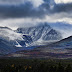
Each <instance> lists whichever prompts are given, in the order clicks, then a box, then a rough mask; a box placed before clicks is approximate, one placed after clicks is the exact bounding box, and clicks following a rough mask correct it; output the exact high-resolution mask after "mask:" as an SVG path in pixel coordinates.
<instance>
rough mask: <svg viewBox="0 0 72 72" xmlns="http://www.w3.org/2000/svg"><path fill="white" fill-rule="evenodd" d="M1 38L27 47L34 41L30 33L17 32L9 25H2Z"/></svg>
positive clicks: (17, 45) (0, 29)
mask: <svg viewBox="0 0 72 72" xmlns="http://www.w3.org/2000/svg"><path fill="white" fill-rule="evenodd" d="M0 39H2V40H5V41H7V42H8V43H10V44H12V45H13V46H16V47H27V46H29V45H30V43H31V42H32V39H31V37H29V36H28V35H23V34H19V33H16V32H14V31H13V30H11V29H10V28H8V27H0Z"/></svg>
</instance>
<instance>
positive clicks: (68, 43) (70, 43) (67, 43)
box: [50, 36, 72, 48]
mask: <svg viewBox="0 0 72 72" xmlns="http://www.w3.org/2000/svg"><path fill="white" fill-rule="evenodd" d="M50 46H52V47H60V48H72V36H70V37H68V38H65V39H62V40H61V41H58V42H56V43H53V44H51V45H50Z"/></svg>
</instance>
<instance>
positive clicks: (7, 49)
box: [0, 39, 16, 55]
mask: <svg viewBox="0 0 72 72" xmlns="http://www.w3.org/2000/svg"><path fill="white" fill-rule="evenodd" d="M15 51H16V50H15V46H13V45H12V44H10V43H9V42H7V41H5V40H2V39H0V55H4V54H8V53H11V52H15Z"/></svg>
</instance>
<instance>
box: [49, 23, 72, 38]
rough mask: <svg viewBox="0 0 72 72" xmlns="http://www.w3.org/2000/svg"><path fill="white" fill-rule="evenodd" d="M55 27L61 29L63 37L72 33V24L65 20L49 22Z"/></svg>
mask: <svg viewBox="0 0 72 72" xmlns="http://www.w3.org/2000/svg"><path fill="white" fill-rule="evenodd" d="M48 24H49V25H50V26H51V27H52V28H53V29H55V30H57V31H59V32H60V33H61V35H62V37H63V38H67V37H69V36H71V35H72V32H71V31H72V25H71V24H68V23H65V22H56V23H48Z"/></svg>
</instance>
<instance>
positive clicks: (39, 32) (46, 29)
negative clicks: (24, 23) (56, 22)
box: [16, 23, 62, 42]
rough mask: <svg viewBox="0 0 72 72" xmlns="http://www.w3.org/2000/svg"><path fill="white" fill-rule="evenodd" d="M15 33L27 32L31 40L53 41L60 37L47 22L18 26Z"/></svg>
mask: <svg viewBox="0 0 72 72" xmlns="http://www.w3.org/2000/svg"><path fill="white" fill-rule="evenodd" d="M16 32H17V33H21V34H28V35H29V36H31V38H32V40H33V42H35V41H40V42H42V41H51V40H52V41H54V40H60V39H62V36H61V34H60V33H59V32H58V31H56V30H54V29H53V28H52V27H50V25H48V24H47V23H41V24H39V25H37V26H33V27H26V28H18V29H17V31H16Z"/></svg>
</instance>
